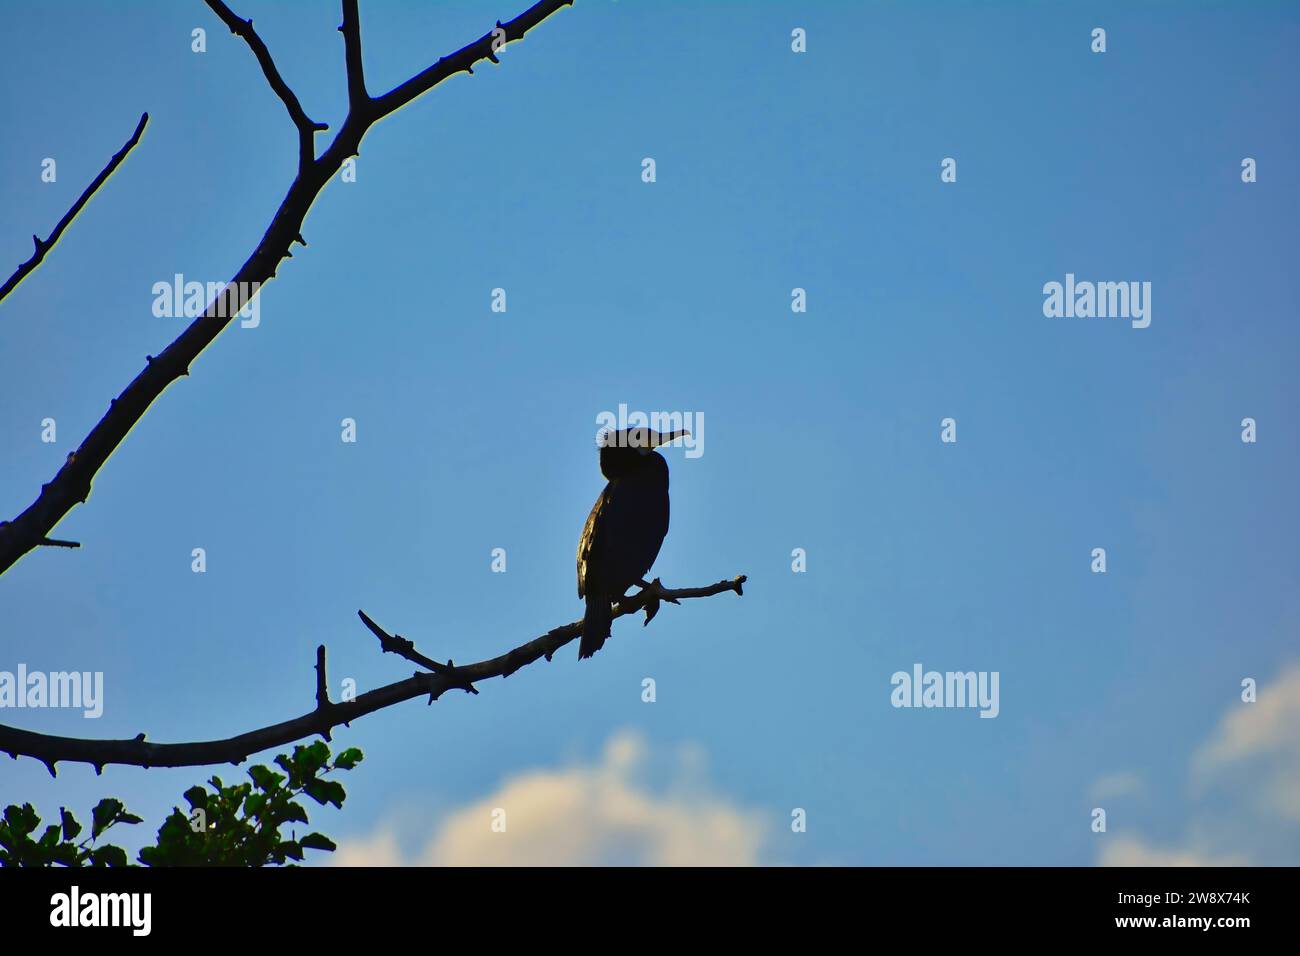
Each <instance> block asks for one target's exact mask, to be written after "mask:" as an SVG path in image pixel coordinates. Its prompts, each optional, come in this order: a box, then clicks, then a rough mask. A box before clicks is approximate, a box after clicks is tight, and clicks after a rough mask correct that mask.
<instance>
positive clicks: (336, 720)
mask: <svg viewBox="0 0 1300 956" xmlns="http://www.w3.org/2000/svg"><path fill="white" fill-rule="evenodd" d="M745 580H746V578H745V575H743V574H742V575H740V576H739V577H735V578H732V579H731V580H729V581H719V582H717V583H716V584H710V585H709V586H707V587H701V588H680V589H676V590H673V589H669V588H665V587H663V586H662V585H661V584H660V583H659V581H658V579H657V578H656V579H655V580H654V581H653V582H651V584H650V587H648V588H643V589H642V590H641V591H639V592H637V593H636V594H634V595H632V596H630V597H627V598H624V599H623V600H622V601H620V602H619V603H618V604H617V605H616V606H615V608H614V616H615V617H622V616H623V615H625V614H635V613H636V612H637V611H639V610H642V609H645V610H646V614H647V619H648V618H650V617H653V613H652V612H651V611H650V610H649V607H650V605H651V604H655V603H657V602H659V601H669V602H671V603H674V604H675V603H677V601H679V600H684V599H687V598H704V597H711V596H713V595H715V594H724V593H726V592H728V591H734V592H735V593H736V594H743V593H744V591H743V585H744V583H745ZM358 613H360V612H358ZM361 619H362V621H364V622H365V624H366V626H367V627H368V628H370V630H371V631H372V632H373V633H374V634H375V636H376V637H378V638H379V642H380V646H381V647H382V648H383V650H384V651H390V650H391V651H393V652H395V653H399V654H401V655H402V656H403V657H407V656H408V654H407V653H406V652H407V651H409V653H410V654H418V652H416V651H415V648H414V645H413V644H411V642H410V641H406V640H405V639H404V638H398V637H394V636H393V635H391V634H389V633H388V632H387V631H385V630H384V629H383V628H381V627H379V625H377V624H375V623H374V621H372V620H371V619H370V618H369V617H367V616H366V615H365V614H361ZM581 633H582V622H581V621H572V622H570V623H569V624H563V625H561V626H560V627H557V628H553V629H552V630H550V631H547V632H546V633H545V634H543V635H542V636H541V637H537V638H534V639H533V640H531V641H529V642H528V643H526V644H521V645H520V646H519V647H516V648H514V649H513V650H510V651H507V652H506V653H504V654H501V655H500V656H498V657H494V658H491V659H490V660H485V661H479V662H478V663H477V664H467V665H464V666H460V667H455V666H450V665H437V666H438V668H440V669H439V670H436V671H435V672H430V671H427V670H426V671H420V672H417V673H416V674H413V675H412V676H411V677H408V678H407V679H406V680H402V681H397V682H396V683H393V684H387V685H385V686H383V687H380V688H377V689H375V690H372V691H368V692H367V693H364V694H361V695H360V696H358V697H356V698H355V699H353V700H350V701H341V702H336V703H332V702H330V700H329V694H328V691H327V690H326V688H325V648H324V647H323V646H322V647H318V648H317V650H316V707H315V708H314V709H313V710H311V711H309V712H307V713H306V714H303V715H302V716H301V717H296V718H294V719H293V720H286V721H284V722H283V723H279V724H273V725H272V726H269V727H263V728H261V729H259V730H253V731H249V732H248V733H245V734H240V735H239V736H237V737H229V738H227V739H225V740H207V741H201V742H197V743H184V744H155V743H148V742H146V740H145V735H144V734H139V735H138V736H136V737H134V738H132V739H130V740H88V739H84V738H79V737H55V736H51V735H49V734H38V733H34V732H32V731H29V730H19V729H18V728H16V727H6V726H4V725H3V724H0V752H5V753H8V754H9V756H11V757H13V758H15V759H17V757H18V756H19V755H20V754H21V755H23V756H26V757H34V758H35V759H37V760H40V761H41V762H42V763H44V764H45V766H46V767H47V768H49V771H50V773H51V774H54V773H55V765H56V764H57V763H58V762H59V761H68V762H74V763H88V764H91V765H92V766H94V767H95V770H96V772H101V771H102V770H103V768H104V767H105V766H106V765H108V764H127V765H130V766H135V767H196V766H205V765H208V764H216V763H233V764H238V763H241V762H242V761H244V760H246V759H247V758H248V757H249V755H250V754H254V753H257V752H259V751H262V750H267V749H269V748H271V747H280V746H283V745H284V744H288V743H292V742H293V741H295V740H302V739H304V738H306V737H310V736H312V735H314V734H319V735H321V736H324V737H326V739H328V737H329V732H330V730H331V728H333V727H337V726H338V725H340V724H349V723H350V722H351V721H353V720H356V719H357V718H358V717H364V716H365V715H366V714H371V713H374V712H375V711H377V710H383V709H384V708H385V707H391V706H393V705H394V704H399V703H401V702H402V701H406V700H410V699H412V698H414V697H420V696H423V695H425V694H428V695H429V701H430V703H432V702H433V701H435V700H437V699H438V698H439V697H441V696H442V695H443V694H444V693H446V692H447V691H448V690H454V689H460V690H467V691H473V692H474V693H477V691H475V690H474V689H473V683H474V682H476V681H484V680H488V679H490V678H493V677H509V676H510V675H511V674H513V673H514V672H515V671H517V670H519V669H520V668H522V667H527V666H528V665H529V664H532V663H533V662H534V661H536V660H538V659H539V658H542V657H545V658H546V659H547V660H548V661H549V660H550V659H551V656H552V655H553V654H554V653H555V652H556V651H557V650H559V649H560V648H561V647H563V646H564V645H565V644H568V643H569V642H570V641H572V640H574V639H575V638H577V637H578V636H579V635H580V634H581ZM419 658H420V659H423V660H429V659H427V658H423V655H419ZM429 663H435V662H433V661H431V660H429Z"/></svg>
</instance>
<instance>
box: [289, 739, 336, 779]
mask: <svg viewBox="0 0 1300 956" xmlns="http://www.w3.org/2000/svg"><path fill="white" fill-rule="evenodd" d="M329 759H330V748H329V745H328V744H326V743H325V741H323V740H317V741H316V742H314V743H312V744H310V745H309V746H306V747H304V746H302V745H301V744H299V745H298V746H297V747H295V748H294V751H293V761H294V763H296V764H298V765H299V766H300V767H302V768H303V770H304V771H306V772H307V773H308V775H311V774H314V773H315V772H316V771H317V770H319V769H320V768H321V767H323V766H325V764H326V762H327V761H328V760H329Z"/></svg>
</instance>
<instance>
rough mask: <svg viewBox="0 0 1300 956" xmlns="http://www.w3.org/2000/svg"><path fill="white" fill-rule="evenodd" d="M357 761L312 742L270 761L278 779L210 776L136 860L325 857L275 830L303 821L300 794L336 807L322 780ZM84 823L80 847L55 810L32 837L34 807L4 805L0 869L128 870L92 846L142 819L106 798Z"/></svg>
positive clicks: (255, 770)
mask: <svg viewBox="0 0 1300 956" xmlns="http://www.w3.org/2000/svg"><path fill="white" fill-rule="evenodd" d="M360 762H361V751H360V750H358V749H357V748H355V747H351V748H349V749H347V750H344V751H343V752H342V753H340V754H339V755H338V756H337V757H335V758H334V760H333V762H331V761H330V749H329V747H328V746H327V745H326V744H325V743H324V742H323V741H316V742H315V743H312V744H308V745H303V744H299V745H298V746H296V747H294V749H293V755H292V756H288V755H285V754H280V755H279V756H277V757H276V758H275V764H276V766H278V767H279V768H280V769H281V770H283V771H284V772H283V773H276V772H275V771H274V770H272V769H271V768H270V767H267V766H265V765H263V764H258V765H257V766H254V767H250V768H249V769H248V777H249V780H250V781H251V782H249V783H238V784H231V785H230V786H227V785H226V784H224V783H223V782H222V781H221V778H220V777H217V776H213V777H212V778H211V779H210V780H209V781H208V785H207V787H204V786H193V787H190V789H188V790H186V791H185V793H184V794H182V796H183V797H184V798H185V801H186V802H187V803H188V804H189V806H190V810H189V813H188V814H187V813H184V812H182V811H181V809H180V808H179V807H173V808H172V812H171V815H170V816H168V817H167V819H166V820H164V821H163V824H162V826H161V827H159V829H158V840H157V842H156V843H155V844H154V845H153V846H147V847H144V848H143V849H142V850H141V851H140V854H139V861H140V863H142V864H143V865H145V866H269V865H276V866H282V865H284V864H286V863H288V864H289V865H293V862H301V861H302V859H303V851H304V850H325V851H331V850H333V849H334V848H335V847H334V843H333V841H331V840H330V839H329V838H328V837H326V836H324V835H322V834H320V833H315V832H312V833H308V834H307V835H306V836H303V837H301V838H298V837H297V836H296V835H294V834H295V833H296V831H291V835H290V837H289V838H288V839H286V838H284V837H283V836H282V834H281V833H280V828H281V827H282V826H285V825H286V824H294V823H302V824H306V823H308V819H307V811H306V810H305V809H304V808H303V805H302V803H300V802H299V800H300V798H302V797H303V796H306V797H308V798H310V799H312V800H314V801H315V802H316V803H318V804H320V805H321V806H324V805H325V804H327V803H328V804H332V805H333V806H335V807H340V808H341V807H342V806H343V801H344V800H345V799H346V797H347V794H346V793H345V792H344V790H343V785H342V784H341V783H339V782H338V781H337V780H327V779H324V778H325V776H326V775H327V774H329V773H331V772H333V771H335V770H351V769H352V768H354V767H355V766H356V765H357V764H358V763H360ZM209 788H210V789H209ZM90 817H91V824H90V835H89V836H87V837H85V838H84V839H82V840H81V841H80V842H77V837H78V836H80V835H81V833H82V831H83V827H82V825H81V824H80V823H78V822H77V819H76V817H74V816H73V815H72V814H71V813H69V812H68V811H67V810H66V809H64V808H62V807H60V808H59V822H58V823H57V824H50V825H49V826H47V827H46V828H45V831H44V832H43V833H42V834H41V835H40V836H39V837H34V836H33V834H35V833H36V831H37V830H38V829H39V828H40V825H41V818H40V817H39V816H38V815H37V813H36V810H35V808H34V807H33V806H32V805H31V804H30V803H25V804H23V805H22V806H18V805H16V804H15V805H11V806H8V807H5V809H4V814H3V817H2V818H0V866H70V867H71V866H130V865H131V864H130V863H129V861H128V859H127V855H126V851H125V850H123V849H122V848H121V847H118V846H113V845H111V844H97V841H98V840H99V838H100V837H101V836H103V835H104V833H105V832H107V831H108V830H109V829H110V828H112V827H114V826H116V825H117V824H119V823H123V824H136V823H142V822H143V820H142V819H141V818H140V817H138V816H136V815H135V814H133V813H128V812H127V810H126V807H125V806H124V805H123V803H122V801H121V800H117V799H115V798H113V797H108V798H105V799H103V800H101V801H99V803H98V804H96V805H95V808H94V809H93V810H92V811H91V814H90ZM290 861H293V862H290Z"/></svg>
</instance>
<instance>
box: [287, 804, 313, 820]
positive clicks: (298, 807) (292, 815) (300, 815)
mask: <svg viewBox="0 0 1300 956" xmlns="http://www.w3.org/2000/svg"><path fill="white" fill-rule="evenodd" d="M280 822H281V823H309V822H310V821H309V820H308V819H307V811H306V810H304V809H303V808H302V804H299V803H286V804H285V805H284V809H283V810H282V811H281V812H280Z"/></svg>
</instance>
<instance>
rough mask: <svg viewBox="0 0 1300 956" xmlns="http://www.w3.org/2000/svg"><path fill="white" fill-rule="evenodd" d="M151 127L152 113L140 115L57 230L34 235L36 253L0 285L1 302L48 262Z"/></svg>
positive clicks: (56, 227)
mask: <svg viewBox="0 0 1300 956" xmlns="http://www.w3.org/2000/svg"><path fill="white" fill-rule="evenodd" d="M148 124H149V114H148V113H141V114H140V122H139V123H137V124H136V127H135V132H134V133H132V134H131V138H130V139H128V140H127V141H126V144H125V145H124V146H123V147H122V148H121V149H119V150H118V151H117V152H116V153H114V154H113V158H112V159H110V160H109V161H108V165H107V166H105V167H104V168H103V169H102V170H100V173H99V175H98V176H96V177H95V181H94V182H92V183H91V184H90V185H89V186H87V187H86V191H85V192H83V193H82V194H81V197H80V198H79V199H78V200H77V201H76V202H75V203H74V204H73V206H72V208H71V209H69V210H68V212H67V214H66V215H65V216H64V217H63V218H62V219H60V220H59V224H58V225H57V226H55V227H54V231H53V232H52V233H50V234H49V236H48V237H47V238H45V239H40V238H38V237H36V236H32V243H33V244H34V245H35V246H36V251H35V252H33V253H32V257H31V258H30V259H28V260H27V261H26V262H24V263H23V264H22V265H20V266H19V267H18V271H17V272H15V273H14V274H13V275H11V276H10V277H9V278H8V279H6V280H5V284H4V285H2V286H0V300H3V299H4V297H5V296H7V295H8V294H9V293H10V292H12V291H13V290H14V289H16V288H17V287H18V283H20V282H22V281H23V280H24V279H26V278H27V277H28V276H29V275H31V274H32V273H33V272H35V271H36V267H37V266H39V265H40V264H41V262H42V261H43V260H44V259H45V254H46V253H47V252H49V251H50V250H51V249H53V248H54V244H55V243H56V242H58V241H59V237H60V236H62V235H63V230H64V229H67V228H68V226H69V225H70V224H71V223H72V220H74V219H76V218H77V214H78V213H79V212H81V210H82V207H84V206H85V205H86V203H88V202H89V201H90V197H91V196H93V195H95V193H96V192H97V191H98V190H99V187H100V186H102V185H104V183H106V182H107V181H108V177H109V176H112V175H113V172H114V171H115V170H116V169H117V167H118V166H120V165H121V163H122V160H124V159H126V154H127V153H129V152H131V150H132V149H134V148H135V144H136V143H138V142H140V137H141V136H142V135H143V134H144V128H145V127H146V126H147V125H148Z"/></svg>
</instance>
